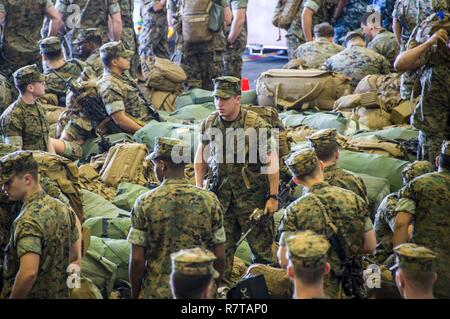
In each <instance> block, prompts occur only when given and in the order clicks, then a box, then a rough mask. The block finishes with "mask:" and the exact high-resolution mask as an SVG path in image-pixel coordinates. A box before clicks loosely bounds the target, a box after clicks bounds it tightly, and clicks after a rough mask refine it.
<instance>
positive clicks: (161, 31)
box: [139, 0, 170, 59]
mask: <svg viewBox="0 0 450 319" xmlns="http://www.w3.org/2000/svg"><path fill="white" fill-rule="evenodd" d="M156 2H159V1H158V0H141V5H142V7H141V16H142V20H143V21H144V25H143V27H142V31H141V34H140V35H139V42H140V45H139V55H140V56H141V57H142V56H143V57H149V56H157V57H159V58H164V59H169V58H170V53H169V44H168V42H167V32H168V25H167V9H166V7H165V6H164V8H163V10H161V11H160V12H155V11H154V10H153V6H154V5H155V3H156Z"/></svg>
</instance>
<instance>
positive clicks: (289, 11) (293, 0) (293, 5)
mask: <svg viewBox="0 0 450 319" xmlns="http://www.w3.org/2000/svg"><path fill="white" fill-rule="evenodd" d="M302 2H303V0H278V3H277V6H276V7H275V12H274V14H273V18H272V24H273V25H274V26H275V27H277V28H281V29H285V30H288V29H289V28H290V26H291V24H292V21H294V18H295V15H296V14H297V12H298V10H300V5H301V4H302Z"/></svg>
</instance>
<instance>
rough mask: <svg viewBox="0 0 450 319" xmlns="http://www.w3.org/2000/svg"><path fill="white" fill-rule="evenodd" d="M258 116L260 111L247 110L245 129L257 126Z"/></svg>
mask: <svg viewBox="0 0 450 319" xmlns="http://www.w3.org/2000/svg"><path fill="white" fill-rule="evenodd" d="M257 118H258V113H256V112H253V111H251V110H245V115H244V131H245V130H246V129H248V128H250V127H255V124H256V119H257Z"/></svg>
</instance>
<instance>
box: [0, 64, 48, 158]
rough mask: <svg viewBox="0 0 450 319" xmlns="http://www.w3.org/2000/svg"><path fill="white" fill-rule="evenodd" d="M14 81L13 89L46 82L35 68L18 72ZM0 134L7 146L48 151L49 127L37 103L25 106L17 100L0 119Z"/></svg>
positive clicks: (30, 66)
mask: <svg viewBox="0 0 450 319" xmlns="http://www.w3.org/2000/svg"><path fill="white" fill-rule="evenodd" d="M13 77H14V83H15V85H16V87H18V86H26V85H28V84H33V83H36V82H44V81H45V77H44V75H43V74H41V73H40V72H39V70H38V69H37V66H36V65H29V66H25V67H23V68H20V69H19V70H17V71H16V72H15V73H14V75H13ZM0 133H1V136H2V138H3V142H4V143H6V144H12V145H15V146H19V147H21V148H22V149H24V150H41V151H47V150H48V142H49V124H48V121H47V116H46V115H45V112H44V110H43V108H42V106H41V104H40V103H39V102H38V101H36V102H35V103H34V104H27V103H25V101H24V100H23V99H22V97H20V96H19V98H18V99H17V100H16V101H15V102H14V103H13V104H11V105H10V106H9V107H8V108H7V109H6V110H5V111H4V112H3V114H2V115H1V116H0Z"/></svg>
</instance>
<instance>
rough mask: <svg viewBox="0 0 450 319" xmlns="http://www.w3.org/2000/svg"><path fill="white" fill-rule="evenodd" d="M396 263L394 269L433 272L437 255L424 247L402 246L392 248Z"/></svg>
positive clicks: (414, 245)
mask: <svg viewBox="0 0 450 319" xmlns="http://www.w3.org/2000/svg"><path fill="white" fill-rule="evenodd" d="M394 252H395V256H396V257H397V263H396V265H395V266H394V267H392V268H391V269H395V268H400V269H405V270H413V271H434V268H435V263H436V259H437V257H438V256H437V255H436V254H435V253H434V252H433V251H432V250H431V249H428V248H426V247H424V246H419V245H416V244H402V245H398V246H397V247H395V248H394Z"/></svg>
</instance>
